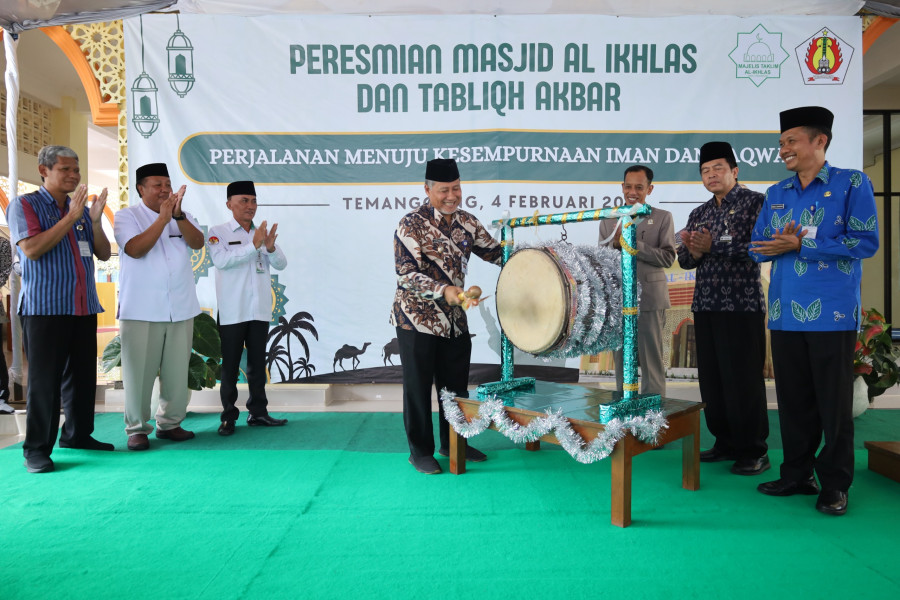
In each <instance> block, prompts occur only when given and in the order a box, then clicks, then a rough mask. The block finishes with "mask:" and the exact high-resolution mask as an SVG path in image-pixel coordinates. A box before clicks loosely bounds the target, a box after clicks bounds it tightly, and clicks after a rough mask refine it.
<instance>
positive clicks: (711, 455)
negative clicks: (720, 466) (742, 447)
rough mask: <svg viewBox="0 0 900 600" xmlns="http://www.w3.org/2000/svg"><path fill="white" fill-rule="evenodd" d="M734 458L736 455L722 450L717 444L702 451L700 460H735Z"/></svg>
mask: <svg viewBox="0 0 900 600" xmlns="http://www.w3.org/2000/svg"><path fill="white" fill-rule="evenodd" d="M734 458H735V457H734V455H733V454H731V453H730V452H722V451H721V450H719V449H718V448H716V447H715V446H713V447H712V448H710V449H709V450H704V451H703V452H701V453H700V462H721V461H723V460H734Z"/></svg>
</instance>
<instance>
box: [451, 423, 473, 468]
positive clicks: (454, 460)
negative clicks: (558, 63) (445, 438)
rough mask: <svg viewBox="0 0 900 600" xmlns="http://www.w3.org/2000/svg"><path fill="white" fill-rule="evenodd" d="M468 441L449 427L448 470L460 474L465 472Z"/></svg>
mask: <svg viewBox="0 0 900 600" xmlns="http://www.w3.org/2000/svg"><path fill="white" fill-rule="evenodd" d="M468 445H469V444H468V441H467V440H466V438H464V437H463V436H461V435H459V434H458V433H456V431H455V430H454V429H453V428H452V427H451V428H450V472H451V473H453V474H454V475H462V474H463V473H465V472H466V447H467V446H468Z"/></svg>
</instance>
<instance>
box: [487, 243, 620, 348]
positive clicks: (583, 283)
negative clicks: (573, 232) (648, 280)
mask: <svg viewBox="0 0 900 600" xmlns="http://www.w3.org/2000/svg"><path fill="white" fill-rule="evenodd" d="M496 301H497V317H498V319H499V321H500V326H501V328H502V329H503V332H504V334H506V337H507V338H508V339H509V340H510V342H512V344H513V345H514V346H515V347H516V348H518V349H519V350H522V351H524V352H528V353H530V354H533V355H536V356H545V357H554V358H555V357H565V358H568V357H574V356H580V355H582V354H596V353H597V352H600V351H601V350H607V349H613V348H616V347H619V346H621V339H622V338H621V331H622V329H621V328H622V319H621V313H622V309H621V307H622V289H621V270H620V267H619V254H618V252H615V251H613V250H610V249H608V248H598V247H595V246H573V245H571V244H565V243H560V244H556V245H553V246H541V247H533V248H523V249H521V250H518V251H517V252H516V253H515V254H513V255H512V256H511V257H510V258H509V260H508V261H507V262H506V264H505V265H504V266H503V269H502V270H501V271H500V277H499V279H498V280H497V295H496Z"/></svg>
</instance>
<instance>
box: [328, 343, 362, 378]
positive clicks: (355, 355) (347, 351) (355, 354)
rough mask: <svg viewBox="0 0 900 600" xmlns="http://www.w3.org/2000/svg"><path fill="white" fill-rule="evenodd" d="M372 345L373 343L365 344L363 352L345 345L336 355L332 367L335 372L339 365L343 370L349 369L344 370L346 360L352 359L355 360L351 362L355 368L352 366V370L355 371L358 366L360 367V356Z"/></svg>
mask: <svg viewBox="0 0 900 600" xmlns="http://www.w3.org/2000/svg"><path fill="white" fill-rule="evenodd" d="M371 345H372V342H366V343H365V344H363V347H362V350H360V349H359V348H357V347H356V346H350V345H348V344H344V345H343V346H341V348H340V350H338V351H337V352H335V353H334V364H333V365H332V368H333V369H334V370H337V365H341V368H342V369H344V370H345V371H346V370H347V369H346V368H344V359H345V358H350V359H353V360H352V361H351V364H352V365H353V366H351V367H350V368H351V369H355V368H356V367H357V365H359V355H360V354H362V353H363V352H365V351H366V348H368V347H369V346H371Z"/></svg>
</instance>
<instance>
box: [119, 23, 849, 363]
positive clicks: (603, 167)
mask: <svg viewBox="0 0 900 600" xmlns="http://www.w3.org/2000/svg"><path fill="white" fill-rule="evenodd" d="M125 32H126V44H125V46H126V48H125V49H126V65H127V73H126V79H127V82H128V84H129V85H130V86H131V88H130V95H129V103H128V113H129V114H128V118H129V123H128V127H129V129H128V140H129V141H128V152H129V167H130V169H131V179H132V182H133V180H134V179H133V178H134V170H135V169H136V168H137V167H138V166H140V165H142V164H145V163H149V162H158V161H164V162H167V163H168V165H169V170H170V173H171V174H172V183H173V187H176V188H177V187H178V186H180V185H181V184H183V183H186V184H187V186H188V191H187V194H186V197H185V208H186V209H187V210H188V211H190V212H191V213H192V214H194V215H195V216H196V217H197V218H198V219H199V221H200V222H201V223H202V224H203V225H204V226H206V227H212V226H213V225H216V224H219V223H222V222H224V221H226V220H227V219H228V218H229V217H230V213H229V212H228V211H227V209H226V207H225V186H226V185H227V184H228V183H229V182H231V181H235V180H245V179H250V180H253V181H255V182H256V186H257V192H258V200H259V205H260V208H259V211H258V213H257V218H256V220H257V222H259V221H261V220H267V221H268V222H269V223H270V224H271V223H275V222H277V223H278V224H279V228H278V232H279V234H280V236H279V243H280V244H281V245H282V246H283V247H284V249H285V252H286V254H287V256H288V268H287V269H286V270H285V271H282V272H279V273H277V282H275V286H274V294H273V297H274V298H275V300H274V302H275V308H276V319H275V320H276V321H277V317H278V316H284V318H285V320H286V321H287V323H283V324H281V325H276V326H277V327H281V329H280V330H279V333H276V334H275V335H276V337H278V341H277V345H280V346H281V347H283V349H284V350H285V352H281V351H278V352H276V351H275V349H273V352H272V353H271V355H270V371H271V374H272V378H273V380H274V381H279V380H287V379H293V380H298V379H304V378H307V377H309V376H323V375H326V376H327V375H328V374H329V373H331V372H332V371H337V372H338V373H342V372H343V369H348V370H350V369H352V368H353V367H354V366H355V367H356V369H357V371H356V374H357V375H358V376H359V378H360V379H369V380H376V379H378V380H383V378H384V376H387V377H388V378H391V377H393V378H397V377H398V375H399V371H397V370H396V369H392V370H384V367H385V365H388V366H389V365H390V364H394V365H397V364H399V361H398V357H397V356H390V350H391V346H390V342H391V340H392V339H393V338H394V337H395V336H396V333H395V331H394V329H393V328H392V327H391V326H390V324H389V322H388V315H389V311H390V307H391V302H392V299H393V295H394V290H395V288H396V277H395V274H394V263H393V250H392V237H393V232H394V229H395V227H396V225H397V222H398V221H399V219H400V218H401V217H402V216H403V215H404V214H405V213H406V212H408V211H409V210H411V209H413V208H415V207H417V206H418V205H419V203H420V202H422V201H423V200H424V194H423V183H422V180H423V177H424V169H425V162H426V161H427V160H430V159H432V158H436V157H451V158H456V159H457V161H458V162H459V166H460V171H461V174H462V181H463V192H464V197H465V199H464V208H465V209H466V210H469V211H470V212H472V213H474V214H475V215H476V216H477V217H478V218H479V219H480V220H481V221H482V222H483V223H484V224H485V225H486V226H489V225H490V222H491V221H492V220H494V219H498V218H500V217H501V216H502V215H503V213H504V212H505V211H509V213H510V214H511V215H512V216H531V215H532V214H534V213H535V212H536V211H537V212H539V213H540V214H552V213H560V212H570V211H576V210H589V209H597V208H605V207H608V206H615V205H619V204H621V203H622V198H621V186H620V183H621V180H622V172H623V171H624V169H625V168H626V167H628V166H630V165H631V164H635V163H641V164H645V165H648V166H650V167H651V168H652V169H653V170H654V172H655V174H656V175H655V181H654V184H655V185H656V188H655V189H654V191H653V193H652V195H651V196H650V197H649V199H648V200H649V202H650V203H651V204H652V205H656V206H660V207H662V208H665V209H666V210H670V211H671V212H672V213H673V214H674V216H675V226H676V230H677V229H678V228H680V227H681V226H682V225H683V224H684V223H685V221H686V220H687V216H688V214H689V212H690V210H691V209H692V208H693V207H695V206H696V205H697V204H699V203H701V202H704V201H706V200H707V199H708V198H709V194H708V193H707V192H706V191H705V190H704V189H703V187H702V185H700V182H699V174H698V168H697V167H698V165H697V154H698V151H699V147H700V146H701V145H702V144H703V143H705V142H707V141H712V140H725V141H729V142H730V143H731V144H732V146H733V147H734V148H735V151H736V153H737V157H738V166H739V167H740V175H739V179H740V181H741V182H743V183H745V184H747V185H748V186H750V187H752V188H754V189H758V190H760V191H764V190H765V188H766V187H767V186H768V185H769V184H771V183H772V182H774V181H777V180H780V179H782V178H784V177H787V176H788V174H789V173H788V172H787V171H786V170H785V169H784V165H783V163H782V162H781V161H780V160H779V158H778V127H779V125H778V113H779V111H781V110H784V109H786V108H791V107H795V106H803V105H810V104H817V105H823V106H826V107H828V108H830V109H831V110H832V111H833V112H834V113H835V114H836V120H835V125H834V143H833V144H832V146H831V148H830V150H829V160H830V161H831V162H832V163H834V164H839V165H841V166H845V167H854V168H859V167H861V164H860V163H861V150H862V33H861V25H860V20H859V19H858V18H856V17H822V16H816V17H771V18H747V19H744V18H736V17H684V18H666V19H658V20H656V19H627V18H615V17H603V16H586V15H572V16H562V15H549V16H509V17H503V16H498V17H494V16H440V17H437V16H415V17H355V16H340V17H299V16H277V17H275V16H273V17H258V18H241V17H224V16H223V17H218V16H205V15H181V16H180V17H179V16H176V15H147V16H144V17H141V18H134V19H129V20H126V21H125ZM132 188H133V183H132ZM139 201H140V200H139V198H138V197H137V194H136V192H135V193H133V195H132V202H133V203H134V202H139ZM560 232H561V230H560V228H559V227H552V226H547V227H541V228H539V229H535V230H531V229H529V230H523V229H518V230H516V239H517V240H520V241H524V242H534V241H537V240H555V239H558V238H559V237H560ZM567 233H568V239H569V240H570V241H574V242H583V243H596V239H597V224H596V223H582V224H570V225H568V226H567ZM195 273H196V275H197V292H198V296H199V298H200V303H201V305H202V306H204V307H209V308H214V307H215V290H214V284H213V279H212V276H213V273H212V266H211V264H210V263H209V261H208V259H207V258H206V257H205V255H204V254H203V253H198V254H197V264H195ZM498 273H499V270H498V268H497V267H495V266H493V265H486V264H484V263H481V262H480V261H478V260H477V259H476V260H473V261H472V263H471V264H470V271H469V275H468V278H467V282H466V283H467V284H477V285H480V286H481V287H482V288H484V289H485V293H486V294H492V293H493V289H494V285H495V282H496V279H497V275H498ZM292 320H293V322H291V321H292ZM469 321H470V326H471V330H472V332H473V333H474V334H475V335H476V337H475V339H474V340H473V343H474V347H473V356H472V360H473V363H488V364H499V332H498V331H497V327H496V311H495V307H494V305H493V303H492V301H490V300H489V301H488V302H486V303H484V304H483V305H482V306H481V307H479V310H473V311H470V314H469ZM282 333H283V335H280V334H282ZM301 338H302V340H301ZM288 340H290V342H288ZM275 341H276V340H275V339H274V338H273V342H275ZM288 343H289V344H290V345H289V346H288V345H287V344H288ZM386 346H387V348H386V349H387V351H388V352H387V356H385V352H384V351H385V347H386ZM361 351H362V352H361ZM354 357H355V360H354ZM357 360H358V363H357V362H356V361H357ZM532 362H537V364H543V363H541V361H539V360H538V361H534V360H532ZM569 366H577V361H574V360H572V361H569ZM377 368H381V370H380V371H375V370H371V371H370V370H368V369H377ZM326 380H329V379H327V378H326ZM330 380H331V381H334V380H335V379H334V378H331V379H330Z"/></svg>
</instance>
